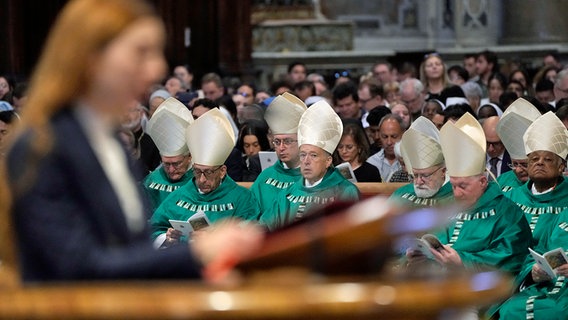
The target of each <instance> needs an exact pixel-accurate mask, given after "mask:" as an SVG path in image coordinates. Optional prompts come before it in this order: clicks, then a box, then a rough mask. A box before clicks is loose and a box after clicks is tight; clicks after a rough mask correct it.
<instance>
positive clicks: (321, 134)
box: [298, 100, 343, 154]
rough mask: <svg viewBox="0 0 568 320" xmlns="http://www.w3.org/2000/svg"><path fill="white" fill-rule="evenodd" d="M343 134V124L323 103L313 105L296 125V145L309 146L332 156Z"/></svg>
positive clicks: (325, 103)
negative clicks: (318, 148) (320, 149)
mask: <svg viewBox="0 0 568 320" xmlns="http://www.w3.org/2000/svg"><path fill="white" fill-rule="evenodd" d="M342 134H343V123H341V119H340V118H339V116H338V115H337V113H335V110H333V108H332V107H331V106H330V105H329V104H328V103H327V102H326V101H325V100H321V101H318V102H316V103H314V104H313V105H312V106H310V107H309V108H308V110H306V112H304V114H303V115H302V118H300V123H299V125H298V145H300V146H301V145H303V144H311V145H313V146H316V147H320V148H322V149H323V150H325V151H327V152H329V153H330V154H333V151H335V148H336V147H337V145H338V144H339V140H341V135H342Z"/></svg>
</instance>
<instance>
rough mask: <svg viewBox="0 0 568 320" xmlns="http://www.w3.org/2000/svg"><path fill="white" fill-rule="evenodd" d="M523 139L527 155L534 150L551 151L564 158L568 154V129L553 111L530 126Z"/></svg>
mask: <svg viewBox="0 0 568 320" xmlns="http://www.w3.org/2000/svg"><path fill="white" fill-rule="evenodd" d="M523 140H524V141H525V150H526V152H527V155H528V154H530V153H531V152H533V151H550V152H552V153H554V154H557V155H558V156H559V157H560V158H562V159H566V155H568V130H566V127H565V126H564V124H563V123H562V121H560V119H558V117H557V116H556V115H555V114H554V113H552V112H551V111H549V112H547V113H545V114H543V115H542V116H540V117H539V118H538V119H536V120H535V121H534V122H533V123H532V124H531V125H530V126H529V128H528V129H527V132H525V135H524V136H523Z"/></svg>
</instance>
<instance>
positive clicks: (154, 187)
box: [142, 97, 193, 212]
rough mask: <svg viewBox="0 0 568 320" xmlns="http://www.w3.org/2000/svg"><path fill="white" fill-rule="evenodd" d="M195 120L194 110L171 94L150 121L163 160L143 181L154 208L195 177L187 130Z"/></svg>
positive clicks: (151, 131) (152, 136)
mask: <svg viewBox="0 0 568 320" xmlns="http://www.w3.org/2000/svg"><path fill="white" fill-rule="evenodd" d="M192 123H193V117H192V116H191V111H189V109H188V108H187V107H186V106H185V105H184V104H183V103H181V102H179V101H177V100H176V99H175V98H171V97H170V98H168V99H167V100H166V101H164V102H163V103H162V104H161V105H160V106H159V107H158V109H157V110H156V112H155V113H154V116H153V117H152V118H150V121H148V126H147V131H148V134H149V135H150V137H151V138H152V140H153V141H154V143H155V144H156V146H157V147H158V150H160V157H161V159H162V163H161V164H160V166H158V167H157V168H156V170H154V171H152V172H151V173H150V174H148V175H147V176H146V177H145V178H144V181H142V185H143V186H144V190H145V191H146V194H147V195H148V198H149V200H150V204H151V206H152V212H153V211H154V210H155V209H156V208H158V207H159V206H160V204H161V203H162V202H163V201H164V199H166V197H167V196H169V195H170V193H172V192H173V191H175V190H177V189H178V188H179V187H181V186H183V185H184V184H186V183H187V182H188V181H189V180H191V177H192V176H193V175H192V172H191V170H190V169H191V154H190V152H189V149H188V148H187V141H186V139H185V131H186V128H187V126H189V125H190V124H192Z"/></svg>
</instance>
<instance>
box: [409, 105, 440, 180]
mask: <svg viewBox="0 0 568 320" xmlns="http://www.w3.org/2000/svg"><path fill="white" fill-rule="evenodd" d="M400 149H401V154H402V156H403V159H404V163H405V164H406V165H407V166H408V165H410V166H409V167H407V168H406V169H407V170H408V171H409V172H411V169H412V168H414V169H426V168H430V167H432V166H435V165H439V164H441V163H443V162H444V155H443V154H442V147H441V146H440V131H439V130H438V128H436V126H435V125H434V123H432V121H430V120H428V119H427V118H425V117H422V116H421V117H419V118H418V119H416V120H415V121H414V122H412V124H411V125H410V128H408V130H406V132H404V134H403V135H402V139H401V145H400Z"/></svg>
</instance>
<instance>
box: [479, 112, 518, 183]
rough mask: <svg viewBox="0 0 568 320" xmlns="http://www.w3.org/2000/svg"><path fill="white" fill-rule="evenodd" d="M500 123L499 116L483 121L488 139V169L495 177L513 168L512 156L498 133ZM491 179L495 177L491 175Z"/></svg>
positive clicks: (484, 131)
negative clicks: (511, 166)
mask: <svg viewBox="0 0 568 320" xmlns="http://www.w3.org/2000/svg"><path fill="white" fill-rule="evenodd" d="M498 123H499V117H498V116H494V117H489V118H486V119H483V120H482V121H481V127H482V128H483V133H484V134H485V139H486V140H487V161H486V163H487V164H486V166H487V171H488V172H491V173H492V174H493V175H494V176H495V179H497V178H498V177H499V176H500V175H501V174H503V173H505V172H507V171H510V170H511V168H510V165H511V157H510V156H509V152H507V150H506V149H505V145H504V144H503V142H502V141H501V138H499V135H498V134H497V124H498ZM489 179H493V177H492V176H491V175H490V176H489Z"/></svg>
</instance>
